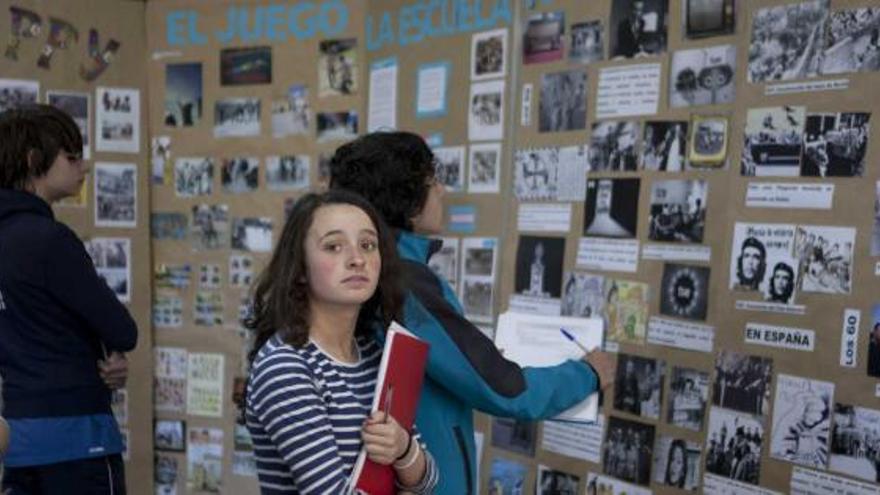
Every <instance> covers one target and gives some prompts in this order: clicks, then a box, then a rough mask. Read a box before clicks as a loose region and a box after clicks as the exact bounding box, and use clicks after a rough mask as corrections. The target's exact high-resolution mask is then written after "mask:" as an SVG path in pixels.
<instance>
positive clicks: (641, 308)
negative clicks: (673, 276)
mask: <svg viewBox="0 0 880 495" xmlns="http://www.w3.org/2000/svg"><path fill="white" fill-rule="evenodd" d="M648 292H649V289H648V284H644V283H641V282H632V281H629V280H616V279H605V328H606V329H607V330H606V333H605V338H606V339H608V340H609V341H611V342H618V343H620V342H626V343H630V344H644V343H645V331H646V328H647V321H648Z"/></svg>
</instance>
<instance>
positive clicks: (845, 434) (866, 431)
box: [828, 403, 880, 483]
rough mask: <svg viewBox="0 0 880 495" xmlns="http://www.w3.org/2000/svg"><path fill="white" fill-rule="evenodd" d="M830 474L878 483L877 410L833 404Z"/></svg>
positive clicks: (879, 440) (879, 422) (879, 415)
mask: <svg viewBox="0 0 880 495" xmlns="http://www.w3.org/2000/svg"><path fill="white" fill-rule="evenodd" d="M828 467H829V469H831V470H832V471H837V472H839V473H845V474H848V475H850V476H855V477H857V478H861V479H863V480H867V481H870V482H874V483H880V411H878V410H877V409H868V408H866V407H859V406H854V405H852V404H841V403H835V404H834V421H833V426H832V429H831V458H830V462H829V465H828Z"/></svg>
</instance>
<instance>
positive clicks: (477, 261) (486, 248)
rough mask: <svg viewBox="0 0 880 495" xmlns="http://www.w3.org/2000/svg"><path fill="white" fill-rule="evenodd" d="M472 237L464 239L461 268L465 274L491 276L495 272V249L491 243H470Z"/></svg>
mask: <svg viewBox="0 0 880 495" xmlns="http://www.w3.org/2000/svg"><path fill="white" fill-rule="evenodd" d="M469 241H472V239H466V242H465V246H464V247H463V249H464V265H463V266H462V270H463V272H464V275H465V276H473V275H476V276H481V277H491V276H493V275H494V274H495V251H496V246H495V245H494V244H493V245H482V246H480V245H472V243H471V242H469Z"/></svg>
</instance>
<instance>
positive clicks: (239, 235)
mask: <svg viewBox="0 0 880 495" xmlns="http://www.w3.org/2000/svg"><path fill="white" fill-rule="evenodd" d="M231 232H232V237H231V247H232V249H238V250H241V251H250V252H253V253H268V252H269V251H271V250H272V219H271V218H254V217H246V218H233V219H232V231H231Z"/></svg>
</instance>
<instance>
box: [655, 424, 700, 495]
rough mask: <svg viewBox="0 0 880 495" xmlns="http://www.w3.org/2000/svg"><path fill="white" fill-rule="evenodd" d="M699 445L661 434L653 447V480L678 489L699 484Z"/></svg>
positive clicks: (694, 487)
mask: <svg viewBox="0 0 880 495" xmlns="http://www.w3.org/2000/svg"><path fill="white" fill-rule="evenodd" d="M700 464H701V462H700V446H699V445H697V444H696V443H694V442H688V441H686V440H684V439H682V438H675V437H671V436H665V435H664V436H662V437H660V439H659V440H657V447H656V449H654V481H655V482H657V483H660V484H663V485H666V486H671V487H673V488H678V489H680V490H687V491H696V490H697V488H698V487H699V486H700V478H701V476H700Z"/></svg>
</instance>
